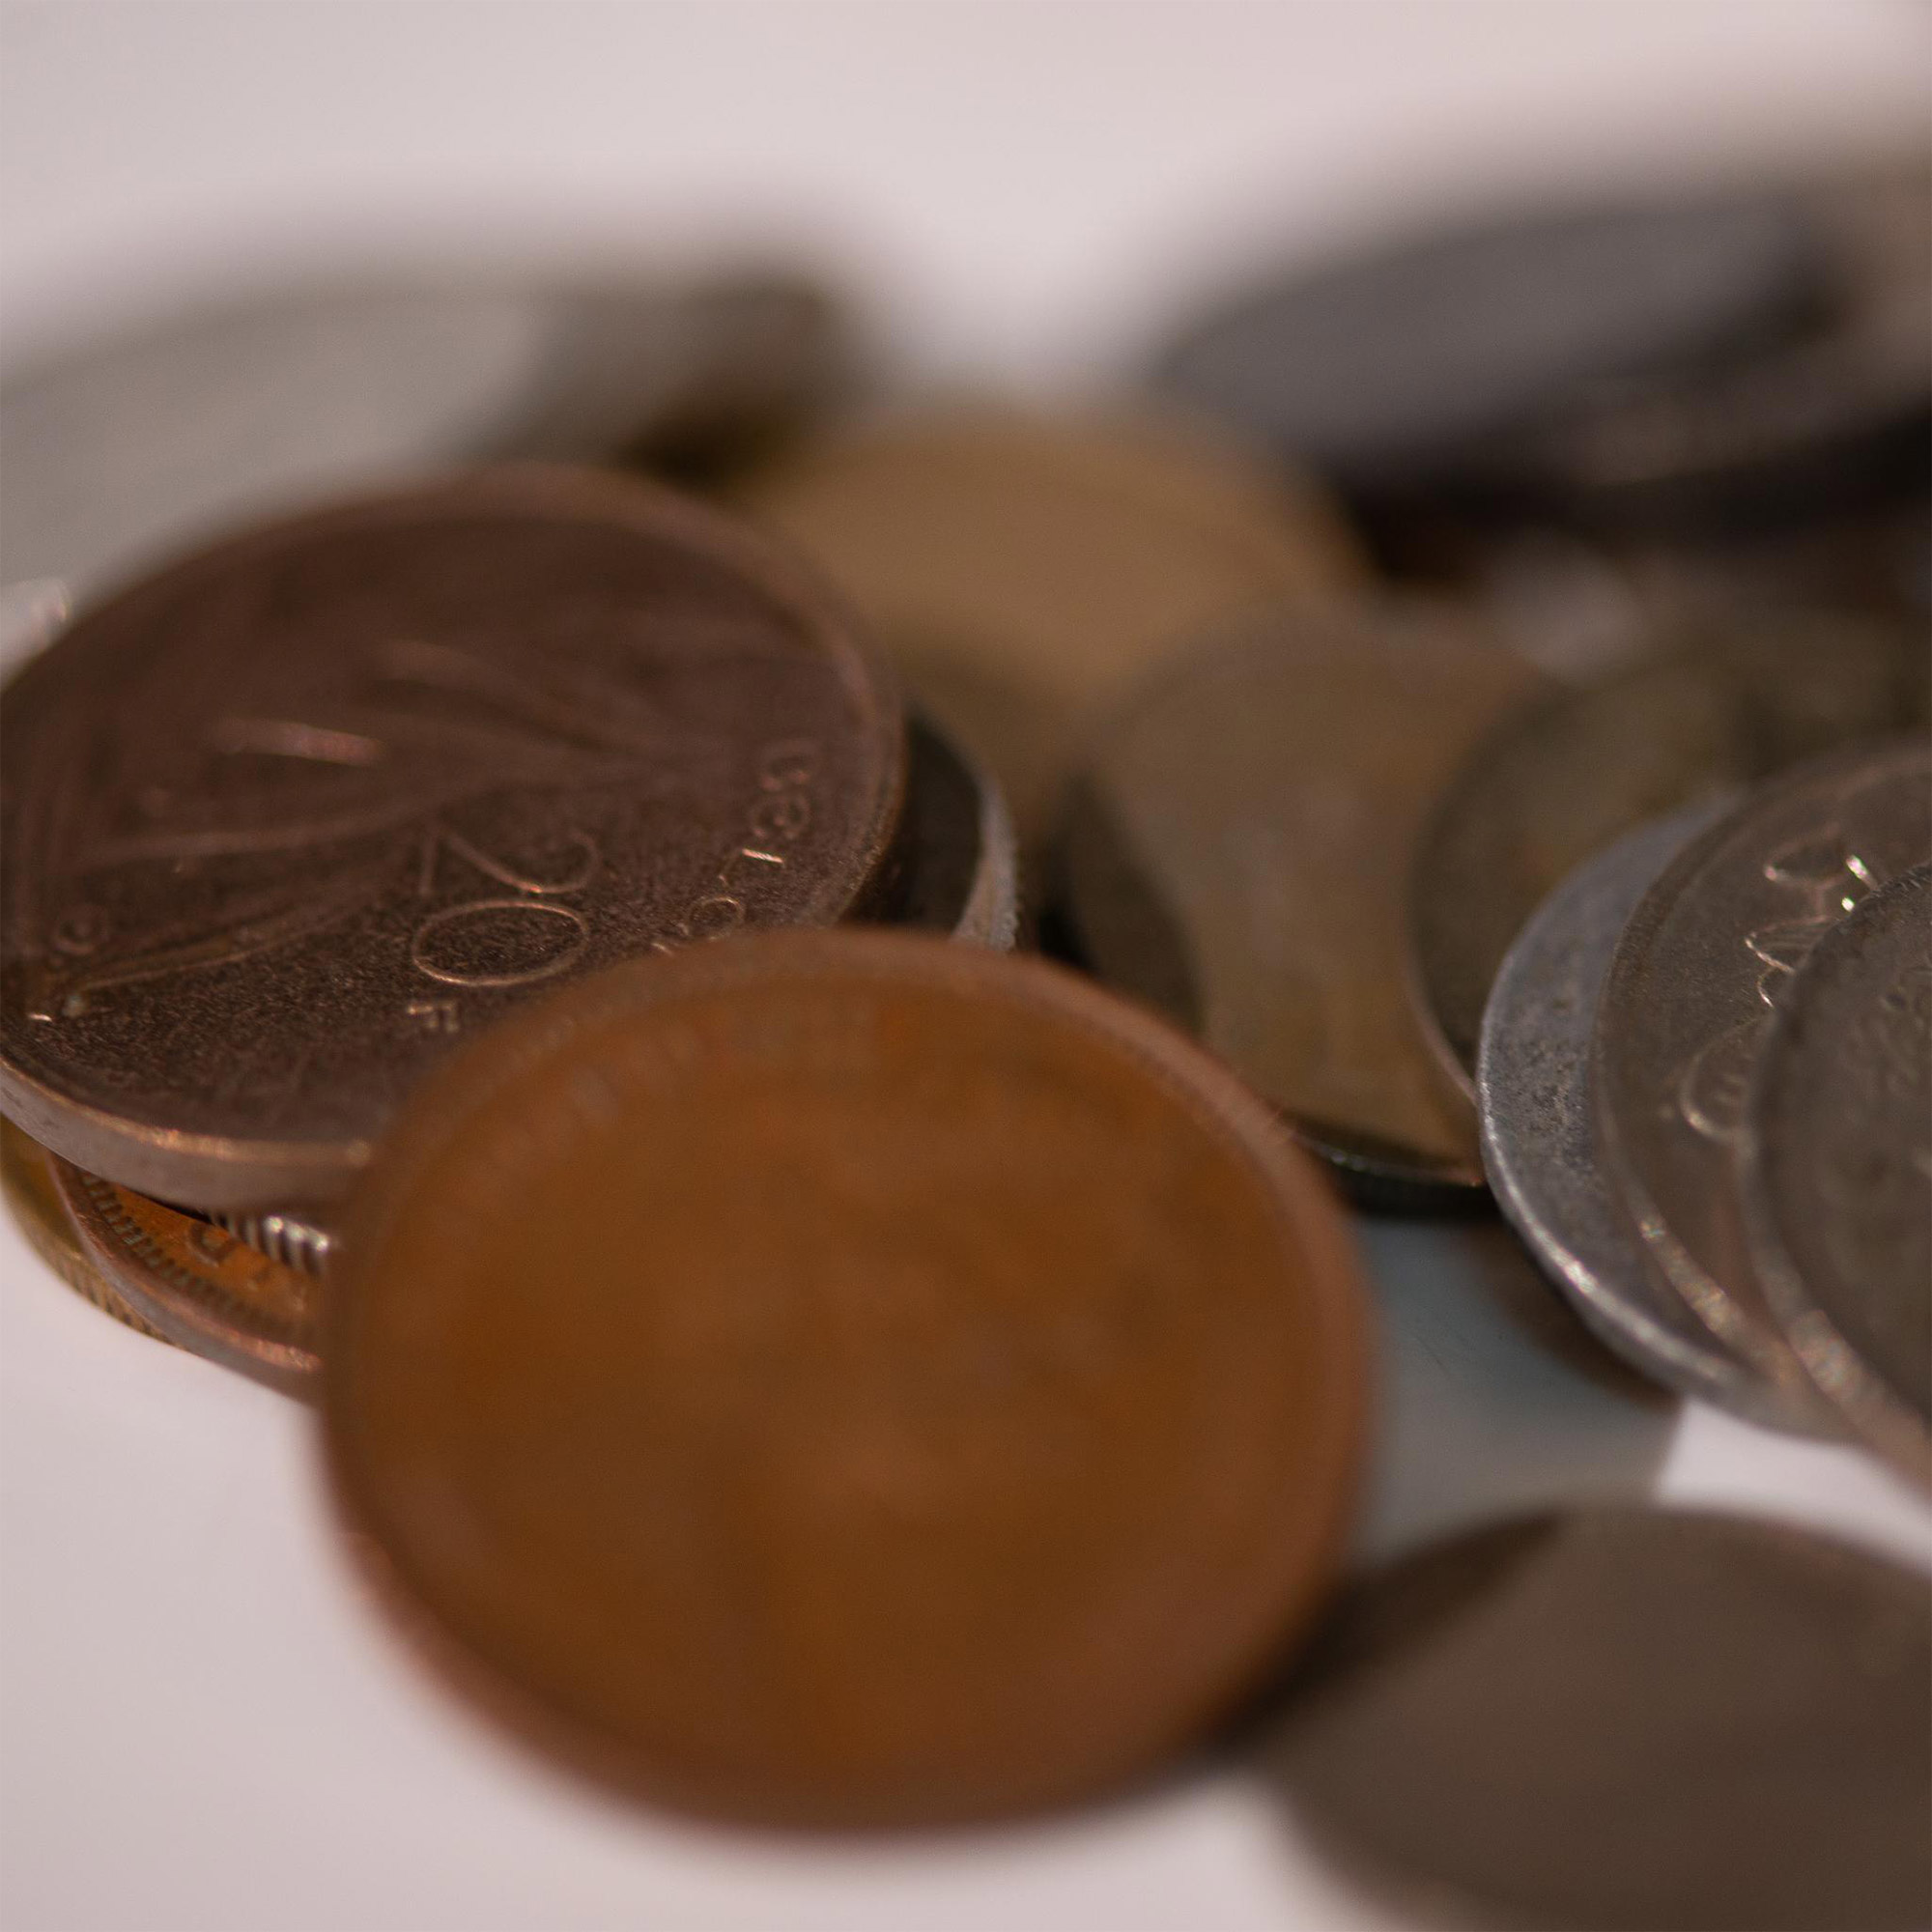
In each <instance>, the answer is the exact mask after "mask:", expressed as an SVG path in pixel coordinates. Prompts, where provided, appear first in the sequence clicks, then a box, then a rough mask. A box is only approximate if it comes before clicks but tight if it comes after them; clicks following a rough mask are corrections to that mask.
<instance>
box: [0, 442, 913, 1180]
mask: <svg viewBox="0 0 1932 1932" xmlns="http://www.w3.org/2000/svg"><path fill="white" fill-rule="evenodd" d="M0 731H4V752H5V774H4V781H5V785H6V792H7V799H6V824H5V833H4V837H5V846H4V854H5V859H6V878H5V893H6V896H5V901H4V916H5V925H4V930H3V931H0V939H3V940H4V960H0V1103H4V1106H5V1110H6V1112H7V1113H8V1114H9V1115H10V1116H11V1117H13V1118H14V1120H16V1121H17V1122H19V1123H20V1124H21V1125H22V1126H23V1127H25V1128H26V1129H27V1130H28V1131H29V1132H30V1133H32V1134H33V1135H34V1137H35V1138H36V1139H38V1140H41V1141H43V1143H45V1144H46V1145H48V1146H50V1147H52V1148H53V1149H54V1151H56V1152H59V1153H62V1154H65V1155H66V1156H68V1157H69V1158H71V1159H72V1160H74V1161H75V1162H76V1164H78V1165H80V1166H82V1167H85V1168H86V1169H87V1170H88V1171H89V1172H90V1173H97V1174H100V1175H103V1176H105V1177H106V1178H108V1179H113V1180H118V1181H121V1182H123V1183H125V1184H126V1185H128V1186H131V1187H135V1188H138V1189H139V1190H140V1191H142V1192H144V1193H151V1194H155V1195H157V1196H160V1197H163V1198H165V1199H169V1200H175V1201H185V1202H191V1203H193V1204H194V1205H195V1206H196V1207H197V1208H253V1207H269V1208H285V1207H288V1206H290V1205H293V1204H299V1203H302V1202H305V1201H311V1200H317V1201H319V1200H326V1199H327V1198H328V1197H330V1196H332V1195H334V1194H336V1193H339V1192H340V1191H341V1189H342V1188H343V1187H344V1186H345V1185H346V1183H347V1181H348V1179H349V1178H350V1176H351V1175H352V1174H353V1173H354V1172H355V1169H356V1168H358V1167H359V1166H361V1165H362V1164H363V1163H364V1162H365V1161H366V1160H367V1159H368V1157H369V1153H370V1150H371V1147H372V1145H373V1143H374V1140H375V1138H376V1136H377V1135H378V1134H380V1132H381V1131H382V1128H383V1126H384V1122H385V1121H386V1120H387V1118H388V1115H389V1113H390V1111H391V1109H392V1108H393V1107H394V1105H395V1103H396V1102H397V1100H398V1099H399V1098H400V1097H401V1096H402V1095H403V1094H405V1093H406V1092H407V1091H408V1089H409V1087H410V1086H411V1085H412V1083H413V1081H414V1080H415V1078H416V1077H417V1075H418V1074H419V1073H420V1072H421V1071H422V1070H423V1068H424V1067H426V1066H427V1065H430V1064H431V1063H432V1062H433V1061H435V1060H436V1059H438V1058H440V1056H441V1055H442V1054H443V1053H444V1052H446V1051H447V1050H448V1048H449V1047H450V1046H451V1045H452V1044H453V1043H454V1042H455V1041H456V1040H458V1039H460V1038H462V1037H465V1036H467V1035H469V1034H470V1033H473V1032H475V1031H477V1030H478V1029H479V1028H482V1027H484V1026H487V1025H488V1024H489V1023H490V1022H491V1021H492V1020H493V1019H494V1018H496V1017H497V1016H498V1015H500V1014H501V1013H503V1012H505V1011H507V1010H508V1009H511V1008H513V1007H515V1006H516V1005H517V1004H519V1003H520V1002H521V1001H523V1000H524V999H526V998H528V997H529V996H530V995H531V994H532V993H533V992H537V991H548V990H551V989H553V988H554V987H555V986H556V985H558V984H559V983H561V982H562V981H563V980H567V979H570V978H574V977H577V976H579V975H581V974H582V973H585V972H587V971H590V970H592V969H594V968H596V967H598V966H602V965H607V964H610V963H611V962H612V961H614V960H618V959H622V958H626V957H630V956H633V955H635V954H638V953H640V952H649V951H653V950H656V951H662V950H665V949H667V948H672V947H676V946H679V945H683V944H686V943H688V942H690V941H694V940H698V939H704V938H708V937H711V936H713V935H714V934H718V933H722V932H726V931H730V930H733V929H735V928H737V927H739V926H750V927H754V926H761V925H772V924H780V923H824V922H828V921H831V920H835V919H837V918H838V917H840V916H841V915H844V914H846V913H849V912H852V911H854V910H858V909H861V908H863V907H864V906H865V904H866V903H867V895H868V893H869V892H871V891H872V890H873V889H874V888H875V886H876V883H877V881H878V880H879V879H880V878H881V877H882V876H883V875H884V873H885V870H886V866H885V861H886V859H887V857H888V841H889V839H890V838H891V836H892V834H893V830H894V827H895V821H896V817H897V812H898V806H899V793H900V766H901V754H902V746H901V730H900V724H899V713H898V705H897V702H896V698H895V692H894V689H893V685H892V681H891V678H890V675H889V674H888V673H886V672H884V671H882V670H880V669H879V668H877V667H875V666H874V665H873V664H872V663H871V662H870V660H869V658H868V657H867V655H866V654H865V653H864V652H863V651H862V649H861V647H860V646H859V645H858V643H857V642H856V641H855V639H853V637H852V635H851V634H850V633H849V631H848V630H847V629H846V627H845V623H844V619H843V617H842V615H841V614H840V613H839V612H838V611H837V610H836V609H834V608H833V607H831V606H829V605H827V604H825V603H823V602H821V601H820V598H819V595H818V593H817V591H816V590H815V589H814V588H813V587H812V586H811V585H810V584H809V583H808V582H805V581H803V579H802V578H800V577H796V576H794V574H793V572H792V570H791V567H790V566H789V565H788V564H787V563H785V562H784V561H783V560H782V559H781V558H780V557H778V556H777V555H775V554H771V553H769V552H767V551H766V549H765V548H764V546H763V545H762V544H761V543H759V542H758V541H757V540H756V539H755V538H753V536H752V535H750V534H749V533H746V532H742V531H740V530H739V529H738V528H737V527H736V526H733V525H732V524H730V523H729V522H727V521H725V519H723V518H719V517H715V516H713V515H712V514H711V513H709V512H707V511H704V510H702V509H700V508H698V507H697V506H696V505H694V504H690V503H688V502H686V501H684V500H682V499H680V498H677V497H671V496H670V495H668V493H664V492H660V491H655V490H652V489H650V488H648V487H646V486H644V485H642V484H638V483H633V482H629V481H626V480H622V479H619V478H616V477H611V476H601V475H596V474H593V473H591V472H588V471H573V470H566V469H506V470H487V469H486V470H479V471H474V472H470V473H469V474H468V475H465V476H459V477H457V478H455V479H453V480H450V481H448V482H444V483H440V484H436V485H432V486H428V487H425V488H422V489H418V490H415V491H412V492H410V493H408V494H404V495H398V496H394V497H375V498H368V499H364V500H361V501H358V502H355V503H351V504H347V505H343V506H341V507H338V508H335V509H332V510H328V511H323V512H318V513H315V514H313V515H310V516H308V517H304V518H301V519H298V520H296V521H294V522H291V523H286V524H281V525H276V526H270V527H268V528H266V529H262V530H258V531H255V532H253V533H251V534H249V535H246V536H242V537H239V538H236V539H234V540H232V541H230V542H228V543H225V544H222V545H220V546H218V547H217V548H215V549H213V550H210V551H206V552H203V553H201V554H198V555H196V556H193V557H191V558H189V559H187V560H186V561H185V562H183V563H180V564H177V565H175V566H174V567H173V568H172V569H169V570H167V571H164V572H162V573H161V574H160V575H158V576H156V577H155V578H152V579H150V580H148V581H147V582H143V583H140V584H138V585H136V586H134V587H133V588H132V589H130V590H128V591H126V592H124V593H123V594H122V595H121V596H119V597H118V598H116V599H114V600H113V601H112V602H110V603H107V604H104V605H102V606H99V608H97V609H96V610H95V611H92V612H90V613H88V614H87V615H85V616H83V617H81V618H79V619H78V620H77V621H76V622H75V623H74V624H73V625H72V626H71V628H70V629H69V630H68V631H67V632H66V633H65V634H64V635H63V636H62V637H61V638H60V639H57V640H56V641H55V642H54V643H53V644H52V645H50V646H49V647H48V648H47V649H46V650H45V651H43V653H42V654H41V655H40V656H39V657H37V658H36V659H34V660H33V661H32V662H31V663H29V664H28V665H27V667H26V668H24V669H23V670H22V671H21V672H20V673H19V674H18V675H17V676H16V677H15V679H14V682H13V683H12V684H11V685H10V687H9V688H8V692H7V702H6V706H5V715H4V721H0Z"/></svg>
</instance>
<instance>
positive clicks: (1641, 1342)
mask: <svg viewBox="0 0 1932 1932" xmlns="http://www.w3.org/2000/svg"><path fill="white" fill-rule="evenodd" d="M1718 812H1719V805H1718V804H1716V803H1711V804H1705V805H1694V806H1690V807H1687V808H1686V809H1684V810H1680V811H1676V812H1673V813H1672V814H1671V815H1670V816H1669V817H1668V818H1664V819H1658V820H1653V821H1652V822H1651V823H1650V824H1648V825H1643V826H1639V827H1638V828H1637V830H1636V831H1634V832H1628V833H1626V834H1625V835H1624V836H1623V838H1619V839H1618V840H1617V841H1616V843H1615V844H1614V845H1612V846H1610V847H1609V849H1608V850H1607V851H1604V852H1600V853H1598V855H1597V856H1596V857H1595V858H1594V859H1590V860H1587V861H1586V862H1585V863H1584V864H1583V865H1581V866H1579V867H1577V869H1576V870H1575V871H1574V872H1572V873H1571V875H1570V876H1569V877H1568V878H1567V879H1565V880H1564V881H1563V883H1562V884H1561V885H1560V886H1558V887H1557V888H1556V890H1555V891H1554V892H1553V893H1551V894H1550V895H1549V896H1548V898H1546V899H1545V900H1544V901H1543V903H1542V905H1541V906H1539V907H1538V908H1537V911H1536V913H1535V915H1534V916H1533V917H1532V918H1531V920H1530V922H1529V923H1528V924H1527V925H1526V926H1524V927H1523V929H1522V931H1521V932H1520V933H1519V934H1518V935H1517V941H1516V944H1515V945H1514V946H1512V947H1511V948H1510V951H1509V956H1508V957H1507V958H1506V959H1505V960H1504V961H1503V964H1502V969H1501V971H1500V972H1498V973H1497V975H1496V982H1495V985H1494V987H1493V989H1492V991H1491V994H1490V1004H1489V1009H1488V1010H1487V1011H1486V1012H1485V1013H1484V1015H1483V1037H1482V1052H1481V1055H1480V1057H1479V1059H1478V1062H1477V1067H1476V1092H1477V1096H1478V1101H1479V1111H1480V1114H1481V1118H1482V1135H1483V1166H1484V1169H1485V1171H1486V1172H1487V1173H1488V1175H1489V1178H1490V1185H1491V1187H1492V1189H1493V1190H1494V1192H1495V1197H1496V1200H1497V1202H1498V1204H1499V1205H1500V1206H1501V1208H1502V1210H1503V1212H1504V1213H1505V1214H1506V1215H1508V1216H1509V1219H1510V1221H1511V1222H1512V1224H1513V1225H1514V1226H1515V1228H1516V1230H1517V1232H1518V1233H1519V1234H1520V1236H1522V1237H1523V1239H1524V1241H1526V1242H1527V1243H1528V1245H1529V1248H1530V1250H1531V1252H1532V1253H1533V1254H1534V1255H1535V1256H1536V1258H1537V1260H1538V1261H1539V1262H1541V1263H1542V1264H1543V1266H1544V1268H1545V1270H1546V1271H1547V1272H1548V1275H1549V1278H1550V1279H1551V1280H1552V1281H1553V1282H1555V1283H1556V1285H1557V1286H1558V1287H1559V1288H1561V1289H1562V1290H1563V1292H1564V1293H1565V1294H1566V1295H1567V1296H1568V1297H1569V1299H1570V1301H1571V1302H1572V1303H1573V1305H1574V1306H1575V1307H1576V1309H1577V1313H1578V1314H1579V1315H1580V1316H1581V1317H1582V1318H1583V1320H1584V1321H1586V1322H1587V1323H1588V1324H1589V1326H1590V1328H1591V1329H1592V1331H1593V1332H1594V1333H1595V1334H1596V1335H1597V1336H1598V1337H1600V1338H1601V1339H1602V1340H1603V1341H1604V1342H1605V1343H1606V1344H1608V1346H1609V1347H1610V1348H1612V1349H1614V1350H1616V1351H1617V1353H1618V1354H1620V1355H1621V1356H1623V1358H1624V1359H1625V1360H1626V1361H1628V1362H1630V1363H1631V1364H1632V1365H1633V1366H1634V1367H1635V1368H1637V1369H1639V1370H1641V1371H1642V1373H1643V1374H1645V1375H1647V1376H1649V1377H1651V1378H1652V1379H1653V1380H1656V1381H1660V1382H1662V1383H1663V1384H1664V1385H1665V1386H1666V1387H1668V1388H1674V1389H1678V1390H1681V1391H1682V1392H1683V1393H1684V1394H1686V1395H1694V1396H1702V1397H1703V1398H1704V1399H1705V1400H1706V1401H1709V1402H1716V1403H1720V1404H1722V1405H1723V1406H1724V1407H1726V1408H1730V1409H1735V1410H1736V1411H1737V1412H1738V1413H1739V1414H1741V1415H1747V1416H1749V1417H1750V1418H1752V1419H1753V1420H1754V1421H1759V1422H1771V1423H1776V1424H1778V1425H1783V1426H1788V1425H1791V1424H1793V1423H1796V1424H1798V1425H1799V1426H1801V1427H1802V1426H1804V1424H1805V1422H1806V1421H1807V1420H1808V1414H1809V1411H1808V1407H1803V1408H1800V1409H1799V1410H1798V1411H1797V1412H1796V1413H1795V1414H1794V1412H1793V1410H1792V1407H1791V1405H1790V1404H1789V1403H1787V1402H1783V1401H1781V1400H1780V1399H1779V1397H1778V1394H1777V1390H1776V1386H1775V1385H1774V1384H1772V1383H1769V1382H1766V1381H1764V1380H1763V1379H1762V1378H1760V1377H1759V1376H1757V1375H1756V1374H1755V1373H1753V1372H1752V1370H1751V1369H1750V1368H1748V1367H1747V1365H1746V1364H1745V1363H1744V1362H1742V1361H1740V1360H1739V1359H1738V1357H1737V1356H1735V1355H1734V1354H1732V1353H1731V1351H1730V1350H1728V1349H1726V1348H1725V1347H1724V1346H1723V1344H1722V1343H1720V1342H1719V1341H1718V1339H1717V1338H1716V1337H1715V1336H1714V1335H1713V1334H1712V1333H1711V1331H1710V1330H1709V1329H1708V1328H1706V1327H1705V1326H1704V1324H1703V1323H1702V1322H1701V1321H1698V1320H1697V1318H1696V1317H1695V1316H1694V1315H1692V1314H1691V1312H1690V1309H1689V1308H1688V1307H1687V1306H1686V1305H1685V1303H1684V1300H1683V1298H1682V1296H1680V1295H1679V1294H1678V1293H1676V1292H1675V1290H1673V1289H1672V1288H1671V1287H1670V1286H1669V1285H1668V1284H1667V1283H1665V1282H1663V1281H1662V1280H1660V1279H1659V1278H1658V1276H1657V1275H1656V1274H1655V1273H1654V1272H1653V1270H1652V1268H1651V1266H1650V1263H1649V1260H1648V1258H1647V1256H1646V1255H1645V1253H1644V1246H1643V1240H1642V1237H1641V1236H1639V1235H1638V1234H1637V1232H1636V1230H1635V1229H1634V1228H1633V1227H1632V1226H1631V1225H1630V1222H1629V1221H1628V1219H1627V1218H1626V1217H1625V1215H1624V1213H1623V1211H1622V1209H1621V1208H1620V1207H1619V1205H1618V1203H1617V1202H1616V1201H1615V1199H1614V1198H1613V1197H1612V1195H1611V1194H1610V1191H1609V1188H1608V1186H1607V1185H1606V1183H1605V1178H1604V1173H1603V1155H1602V1150H1601V1148H1600V1147H1599V1146H1598V1142H1597V1126H1596V1121H1595V1119H1594V1117H1593V1115H1592V1113H1591V1109H1590V1099H1589V1093H1588V1086H1587V1074H1588V1068H1589V1061H1590V1035H1591V1030H1592V1028H1593V1027H1594V1025H1595V1023H1596V1018H1597V1001H1598V996H1599V994H1600V993H1601V991H1602V989H1603V983H1604V973H1605V969H1606V968H1607V967H1608V965H1609V963H1610V954H1611V952H1613V951H1614V950H1615V947H1616V943H1617V937H1618V935H1619V934H1620V933H1621V932H1622V931H1623V928H1624V922H1625V921H1626V920H1627V919H1628V918H1629V917H1630V915H1631V912H1632V911H1633V909H1634V907H1635V906H1636V903H1637V901H1638V900H1639V899H1641V898H1642V897H1643V895H1644V894H1645V893H1646V892H1647V891H1648V890H1649V889H1650V886H1651V884H1652V882H1653V881H1654V880H1655V879H1656V878H1657V875H1658V874H1659V873H1660V872H1661V871H1662V869H1663V867H1665V865H1667V864H1668V863H1669V861H1670V859H1671V858H1672V857H1673V856H1674V855H1675V854H1676V853H1677V852H1678V851H1679V850H1680V849H1681V848H1682V847H1683V846H1684V845H1685V844H1686V843H1687V842H1688V841H1689V840H1690V838H1693V837H1694V836H1696V834H1698V833H1699V832H1701V831H1703V830H1704V829H1705V827H1706V826H1708V825H1710V824H1711V823H1712V821H1713V820H1714V819H1715V818H1716V817H1717V815H1718Z"/></svg>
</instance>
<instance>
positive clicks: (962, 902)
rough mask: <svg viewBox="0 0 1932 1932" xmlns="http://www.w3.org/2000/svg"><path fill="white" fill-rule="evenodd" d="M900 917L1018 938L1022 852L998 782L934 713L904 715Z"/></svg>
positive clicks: (971, 933) (1005, 939)
mask: <svg viewBox="0 0 1932 1932" xmlns="http://www.w3.org/2000/svg"><path fill="white" fill-rule="evenodd" d="M904 827H905V830H904V833H903V835H902V836H903V837H904V838H905V840H906V843H907V845H908V847H909V849H910V854H911V856H910V858H909V860H908V862H907V868H908V869H907V879H906V885H905V889H904V894H903V897H902V899H901V902H900V904H899V907H898V923H902V924H905V925H912V926H918V927H921V928H923V929H924V930H926V931H932V932H947V933H951V934H952V937H953V938H954V939H956V940H959V941H961V942H963V943H965V944H968V945H973V946H986V947H990V948H991V949H992V950H993V951H994V952H1011V951H1012V949H1013V946H1014V944H1015V943H1016V941H1017V939H1018V937H1019V923H1020V896H1019V857H1018V848H1017V844H1016V841H1015V839H1014V836H1013V825H1012V819H1011V817H1010V815H1009V812H1008V810H1007V801H1006V797H1005V794H1004V793H1002V791H1001V790H1000V787H999V783H998V781H996V780H995V779H994V778H993V776H992V774H991V773H990V772H988V771H987V770H986V768H985V767H984V766H983V765H981V764H980V762H979V760H978V759H976V758H973V757H971V756H969V755H968V754H967V753H965V752H964V751H963V750H962V749H961V748H960V746H959V745H958V743H957V742H956V741H955V740H954V739H952V738H951V737H949V736H948V735H947V734H946V733H945V732H943V731H942V730H940V729H939V727H938V726H937V725H934V724H933V723H932V722H931V720H930V719H927V718H923V717H922V716H920V715H919V714H918V713H914V714H913V715H912V716H911V717H910V718H908V719H907V721H906V799H905V806H904Z"/></svg>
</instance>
